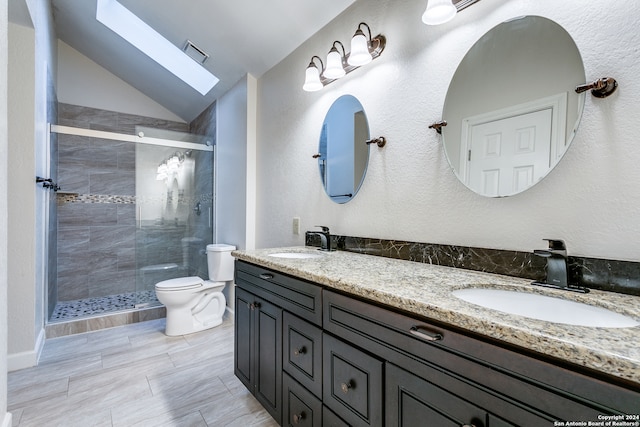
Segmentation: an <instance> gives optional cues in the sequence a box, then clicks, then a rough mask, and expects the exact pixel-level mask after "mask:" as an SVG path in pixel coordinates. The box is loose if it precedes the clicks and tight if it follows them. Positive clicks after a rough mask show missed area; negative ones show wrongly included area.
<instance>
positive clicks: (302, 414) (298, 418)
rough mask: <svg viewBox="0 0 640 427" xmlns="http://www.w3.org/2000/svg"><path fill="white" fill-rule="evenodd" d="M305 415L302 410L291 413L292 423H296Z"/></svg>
mask: <svg viewBox="0 0 640 427" xmlns="http://www.w3.org/2000/svg"><path fill="white" fill-rule="evenodd" d="M306 417H307V416H306V415H305V413H304V412H300V413H299V414H293V423H294V424H298V423H300V421H302V420H304V419H305V418H306Z"/></svg>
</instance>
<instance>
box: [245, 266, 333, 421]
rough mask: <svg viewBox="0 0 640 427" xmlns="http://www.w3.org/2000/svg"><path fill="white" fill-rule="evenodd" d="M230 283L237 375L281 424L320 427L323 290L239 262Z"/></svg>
mask: <svg viewBox="0 0 640 427" xmlns="http://www.w3.org/2000/svg"><path fill="white" fill-rule="evenodd" d="M235 281H236V296H235V303H236V304H235V322H236V324H235V354H234V372H235V374H236V376H237V377H238V378H239V379H240V381H242V383H243V384H244V385H245V386H246V387H247V388H248V389H249V390H250V391H251V392H252V393H253V394H254V395H255V397H256V398H257V399H258V401H260V403H262V405H263V406H264V407H265V408H266V409H267V410H268V411H269V413H270V414H271V416H273V418H274V419H275V420H276V421H278V423H280V424H281V425H289V424H291V425H295V426H312V427H315V426H317V425H318V426H319V425H321V424H317V423H318V422H320V423H321V422H322V421H321V420H322V404H321V403H318V402H320V391H319V390H321V389H322V383H321V382H322V379H321V377H322V375H321V370H322V368H321V357H322V338H321V330H320V326H321V325H322V298H321V296H322V288H321V287H320V286H318V285H315V284H313V283H310V282H306V281H303V280H299V279H296V278H293V277H291V276H288V275H285V274H281V273H278V272H274V271H272V270H269V269H265V268H262V267H258V266H256V265H253V264H249V263H245V262H242V261H236V278H235ZM283 334H284V337H283ZM283 349H286V350H284V352H283ZM283 353H284V354H283ZM283 361H284V363H285V367H284V370H283ZM285 371H286V372H289V374H290V376H288V374H286V373H284V372H285ZM283 382H284V389H283ZM298 382H301V383H303V384H304V386H305V387H308V389H309V390H311V393H309V392H307V391H306V390H305V389H304V387H302V386H301V385H299V383H298ZM313 392H315V393H316V394H317V397H313ZM309 396H311V397H313V398H315V399H316V401H315V402H314V401H313V400H312V399H311V398H309ZM318 405H319V406H318ZM316 406H317V408H316V409H315V411H313V410H312V408H315V407H316ZM283 411H284V413H283ZM294 421H295V422H294Z"/></svg>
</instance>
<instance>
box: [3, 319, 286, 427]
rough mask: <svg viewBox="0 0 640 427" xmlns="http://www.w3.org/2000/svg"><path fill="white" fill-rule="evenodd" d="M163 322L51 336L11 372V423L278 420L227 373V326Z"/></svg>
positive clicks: (269, 423) (83, 426)
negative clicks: (31, 363) (189, 327)
mask: <svg viewBox="0 0 640 427" xmlns="http://www.w3.org/2000/svg"><path fill="white" fill-rule="evenodd" d="M164 324H165V323H164V319H159V320H153V321H149V322H142V323H135V324H132V325H127V326H120V327H117V328H112V329H106V330H102V331H97V332H88V333H84V334H78V335H70V336H66V337H61V338H53V339H49V340H47V341H46V343H45V345H44V349H43V352H42V356H41V358H40V363H39V365H38V366H37V367H33V368H28V369H23V370H20V371H16V372H11V373H9V378H8V389H9V390H8V392H9V393H8V400H9V411H10V412H11V413H12V414H13V426H19V427H27V426H37V427H49V426H64V427H70V426H78V427H89V426H99V427H102V426H105V427H131V426H150V427H160V426H180V427H189V426H209V427H210V426H216V427H218V426H220V427H222V426H229V427H231V426H259V427H275V426H277V423H276V422H275V421H274V420H273V418H271V416H270V415H269V414H268V413H267V412H266V411H265V410H264V409H263V408H262V406H261V405H260V404H259V403H258V402H257V401H256V400H255V398H254V397H253V396H252V395H251V394H250V393H249V392H248V390H247V389H246V388H245V387H244V386H243V385H242V383H240V381H239V380H238V379H237V378H236V377H235V376H234V374H233V323H232V321H231V320H225V322H224V323H223V324H222V325H220V326H218V327H216V328H213V329H209V330H207V331H203V332H198V333H195V334H190V335H185V336H180V337H167V336H166V335H164Z"/></svg>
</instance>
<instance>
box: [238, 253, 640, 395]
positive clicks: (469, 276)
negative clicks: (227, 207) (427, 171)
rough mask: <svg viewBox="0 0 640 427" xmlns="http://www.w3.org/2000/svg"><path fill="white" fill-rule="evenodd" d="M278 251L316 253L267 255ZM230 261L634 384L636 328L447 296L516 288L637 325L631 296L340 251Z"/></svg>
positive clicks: (637, 300) (638, 348)
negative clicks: (576, 322) (555, 318)
mask: <svg viewBox="0 0 640 427" xmlns="http://www.w3.org/2000/svg"><path fill="white" fill-rule="evenodd" d="M282 252H301V253H309V252H311V253H314V254H317V253H321V254H322V255H323V256H321V257H316V258H309V259H287V258H276V257H272V256H270V254H274V253H282ZM233 256H235V257H236V258H238V259H241V260H244V261H247V262H250V263H254V264H257V265H261V266H263V267H267V268H271V269H273V270H276V271H279V272H282V273H287V274H290V275H293V276H296V277H299V278H302V279H306V280H310V281H313V282H316V283H319V284H321V285H324V286H326V287H327V288H333V289H337V290H340V291H343V292H346V293H349V294H352V295H354V296H358V297H361V298H365V299H368V300H371V301H375V302H378V303H382V304H385V305H388V306H390V307H395V308H399V309H402V310H405V311H408V312H411V313H415V314H417V315H420V316H424V317H427V318H431V319H434V320H438V321H442V322H446V323H448V324H451V325H454V326H457V327H459V328H463V329H466V330H469V331H472V332H475V333H478V334H481V335H485V336H487V337H491V338H494V339H498V340H501V341H504V342H506V343H509V344H514V345H517V346H520V347H523V348H526V349H529V350H532V351H536V352H538V353H541V354H544V355H548V356H552V357H555V358H559V359H562V360H566V361H569V362H572V363H574V364H577V365H581V366H584V367H587V368H590V369H593V370H596V371H600V372H603V373H605V374H609V375H613V376H616V377H620V378H622V379H624V380H628V381H632V382H634V383H637V384H640V327H633V328H594V327H585V326H572V325H565V324H557V323H551V322H546V321H542V320H535V319H530V318H525V317H522V316H516V315H511V314H507V313H503V312H499V311H495V310H490V309H486V308H483V307H481V306H477V305H474V304H471V303H468V302H465V301H463V300H461V299H458V298H456V297H454V296H453V295H452V294H451V292H452V291H454V290H456V289H464V288H469V287H486V288H495V289H513V290H521V291H526V292H531V293H536V294H542V295H548V296H555V297H559V298H564V299H569V300H573V301H578V302H583V303H587V304H591V305H594V306H599V307H604V308H607V309H609V310H612V311H615V312H618V313H621V314H625V315H627V316H630V317H632V318H634V319H635V320H637V321H640V297H637V296H630V295H624V294H617V293H612V292H604V291H597V290H594V291H591V292H590V293H588V294H579V293H573V292H567V291H560V290H554V289H547V288H542V287H537V286H532V285H530V281H529V280H526V279H520V278H514V277H508V276H500V275H496V274H489V273H482V272H476V271H470V270H463V269H457V268H451V267H442V266H435V265H429V264H422V263H416V262H411V261H404V260H396V259H389V258H382V257H376V256H371V255H362V254H355V253H350V252H343V251H336V252H331V253H327V252H320V251H317V250H315V249H313V248H309V247H292V248H272V249H258V250H248V251H234V252H233Z"/></svg>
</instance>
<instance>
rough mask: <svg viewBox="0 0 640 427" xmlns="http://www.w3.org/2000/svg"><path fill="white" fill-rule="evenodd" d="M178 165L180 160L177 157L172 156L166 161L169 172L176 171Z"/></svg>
mask: <svg viewBox="0 0 640 427" xmlns="http://www.w3.org/2000/svg"><path fill="white" fill-rule="evenodd" d="M179 165H180V159H178V156H173V157H171V158H170V159H169V160H167V168H168V169H169V172H175V171H177V170H178V166H179Z"/></svg>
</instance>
